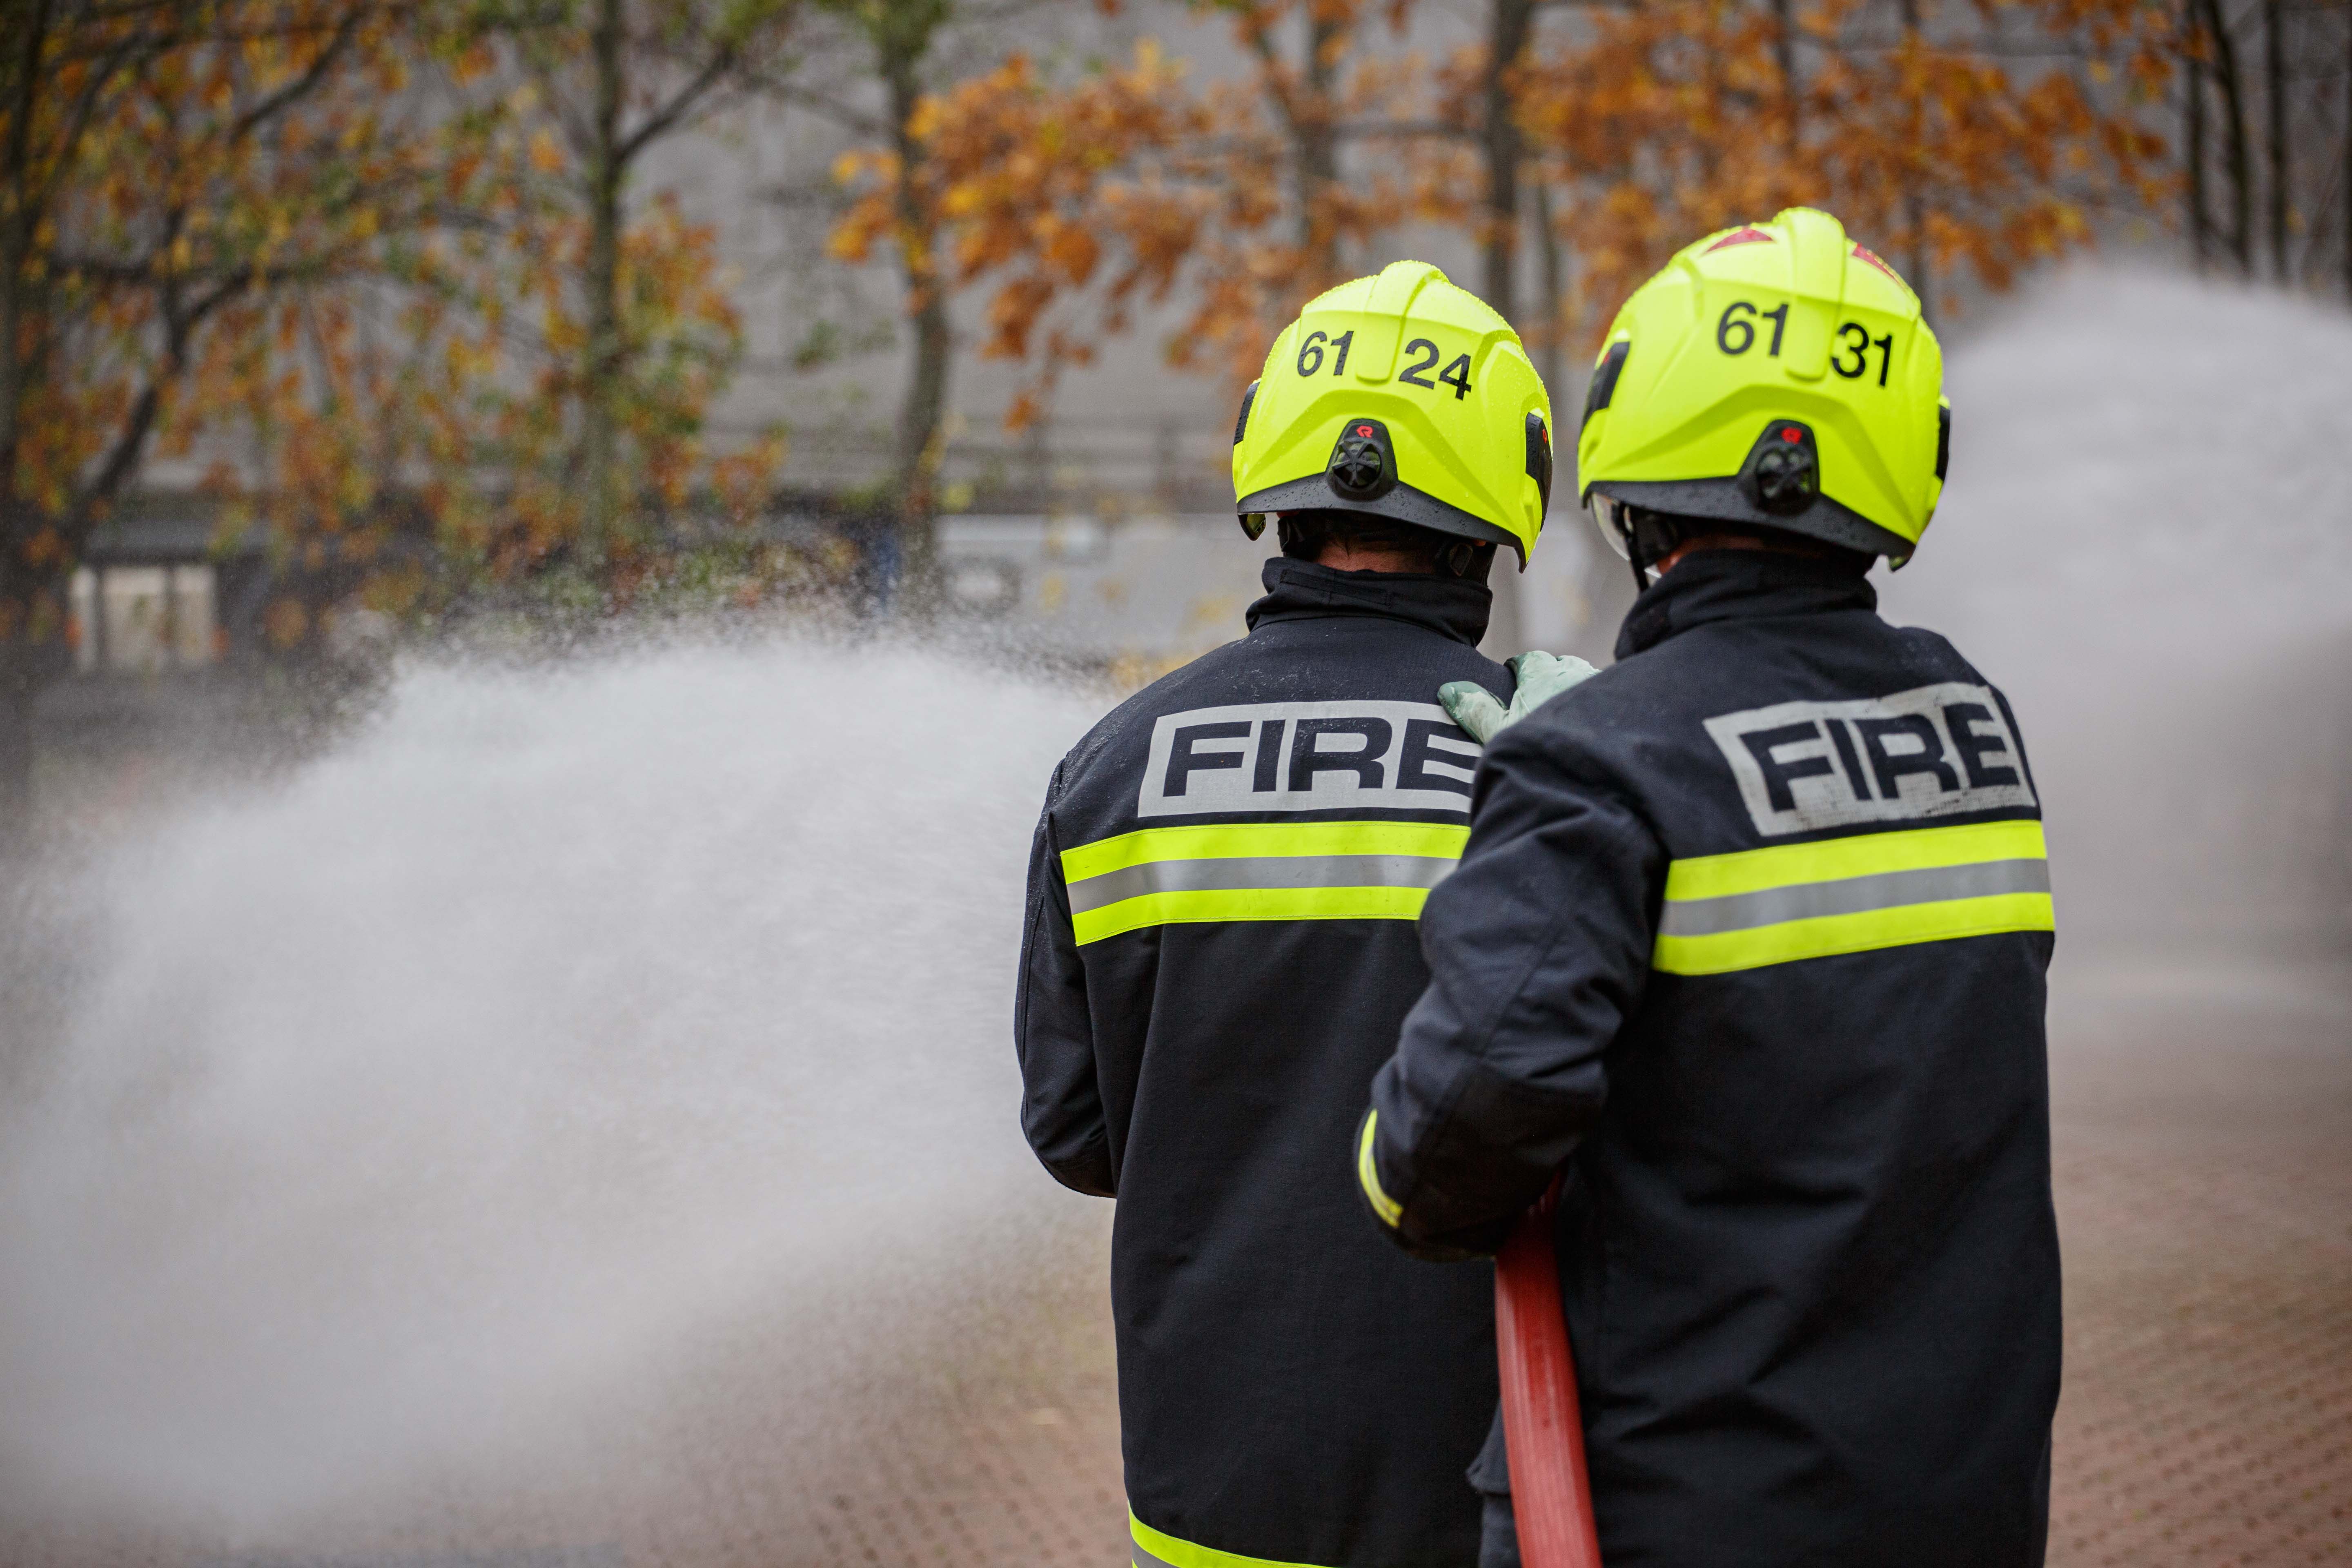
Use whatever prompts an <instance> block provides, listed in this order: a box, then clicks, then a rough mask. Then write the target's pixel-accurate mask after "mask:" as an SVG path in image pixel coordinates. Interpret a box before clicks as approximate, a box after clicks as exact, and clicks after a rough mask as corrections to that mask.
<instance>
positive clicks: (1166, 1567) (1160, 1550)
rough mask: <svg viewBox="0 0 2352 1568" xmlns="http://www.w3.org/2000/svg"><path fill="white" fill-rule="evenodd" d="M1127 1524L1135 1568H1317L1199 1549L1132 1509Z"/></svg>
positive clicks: (1305, 1564) (1237, 1553)
mask: <svg viewBox="0 0 2352 1568" xmlns="http://www.w3.org/2000/svg"><path fill="white" fill-rule="evenodd" d="M1127 1522H1128V1527H1129V1532H1130V1539H1131V1540H1132V1541H1133V1542H1134V1551H1133V1552H1131V1553H1130V1554H1129V1559H1128V1560H1129V1562H1130V1563H1133V1564H1134V1568H1317V1564H1315V1563H1289V1562H1282V1561H1278V1560H1276V1559H1275V1558H1272V1557H1245V1556H1244V1555H1242V1553H1240V1552H1220V1551H1218V1550H1217V1549H1216V1548H1215V1547H1213V1546H1195V1545H1193V1544H1192V1542H1189V1541H1180V1540H1178V1539H1177V1538H1176V1537H1175V1536H1172V1535H1170V1534H1169V1533H1167V1532H1166V1531H1159V1530H1154V1529H1152V1528H1151V1527H1150V1525H1148V1524H1146V1523H1144V1522H1143V1521H1141V1520H1139V1519H1138V1518H1136V1517H1135V1510H1133V1509H1129V1510H1128V1513H1127Z"/></svg>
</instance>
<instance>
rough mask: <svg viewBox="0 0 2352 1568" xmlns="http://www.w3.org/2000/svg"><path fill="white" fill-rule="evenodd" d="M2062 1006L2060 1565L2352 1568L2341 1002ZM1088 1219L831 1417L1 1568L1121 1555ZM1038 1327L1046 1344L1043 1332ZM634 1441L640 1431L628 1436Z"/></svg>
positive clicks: (25, 1528) (765, 1424)
mask: <svg viewBox="0 0 2352 1568" xmlns="http://www.w3.org/2000/svg"><path fill="white" fill-rule="evenodd" d="M2062 978H2063V982H2064V984H2063V987H2062V992H2061V995H2060V998H2059V1001H2058V1004H2057V1005H2056V1007H2055V1009H2054V1011H2053V1025H2054V1038H2055V1045H2054V1050H2053V1057H2054V1067H2053V1079H2054V1082H2053V1089H2054V1096H2055V1103H2056V1107H2057V1115H2056V1123H2057V1176H2058V1192H2059V1206H2060V1218H2061V1223H2062V1225H2063V1232H2064V1241H2065V1246H2066V1255H2067V1270H2068V1274H2067V1346H2066V1351H2067V1369H2066V1386H2065V1395H2064V1400H2063V1404H2062V1405H2061V1408H2060V1411H2059V1424H2058V1446H2057V1454H2056V1475H2055V1484H2054V1498H2053V1521H2052V1532H2051V1533H2052V1551H2051V1561H2052V1563H2053V1565H2055V1568H2088V1565H2092V1564H2118V1565H2121V1564H2130V1565H2133V1568H2165V1565H2170V1564H2179V1565H2180V1568H2233V1565H2242V1568H2253V1565H2271V1564H2279V1565H2285V1564H2304V1563H2352V1137H2347V1133H2352V984H2347V980H2346V977H2345V976H2342V975H2317V974H2313V973H2308V972H2305V973H2270V974H2249V973H2235V974H2221V973H2213V974H2200V973H2193V972H2182V971H2180V970H2178V969H2166V968H2159V967H2154V966H2143V967H2138V968H2128V969H2118V968H2107V969H2103V970H2102V969H2092V968H2089V967H2087V966H2086V967H2084V968H2082V969H2080V970H2078V971H2075V972H2070V973H2065V974H2064V975H2063V976H2062ZM1100 1245H1101V1237H1100V1233H1099V1231H1098V1230H1097V1231H1096V1232H1092V1233H1088V1235H1087V1237H1085V1238H1083V1239H1082V1241H1081V1242H1080V1244H1079V1245H1077V1246H1076V1247H1073V1248H1071V1249H1070V1250H1073V1251H1075V1252H1076V1253H1080V1254H1083V1255H1084V1256H1082V1257H1079V1258H1076V1260H1075V1261H1074V1262H1073V1263H1072V1264H1071V1265H1070V1267H1069V1268H1066V1269H1065V1270H1063V1271H1060V1272H1058V1273H1055V1274H1054V1275H1052V1276H1050V1277H1049V1278H1046V1279H1043V1280H1041V1281H1039V1282H1036V1283H1034V1284H1032V1285H1030V1286H1027V1287H1024V1290H1025V1291H1026V1294H1025V1295H1024V1296H1023V1297H1022V1298H1021V1299H1020V1300H1014V1301H1010V1302H1000V1303H998V1305H997V1306H996V1307H995V1308H994V1309H992V1312H993V1313H994V1315H995V1317H996V1319H997V1320H998V1321H1000V1322H1003V1323H1010V1324H1017V1325H1019V1327H1018V1329H1017V1331H1013V1332H1010V1333H1004V1332H991V1333H988V1334H982V1335H975V1334H973V1333H971V1332H970V1331H961V1332H946V1331H942V1332H941V1333H940V1334H938V1335H934V1336H932V1337H931V1338H930V1339H928V1340H927V1339H926V1337H925V1334H924V1333H923V1331H920V1330H919V1329H913V1330H909V1331H908V1332H907V1333H905V1334H904V1335H903V1336H899V1337H896V1338H894V1339H893V1340H892V1342H893V1343H896V1344H899V1345H901V1346H903V1349H902V1350H901V1352H900V1359H899V1360H898V1362H896V1363H887V1364H883V1365H879V1366H877V1367H873V1368H869V1369H867V1370H866V1372H865V1373H862V1374H861V1375H862V1376H863V1377H864V1378H865V1379H866V1383H865V1385H864V1389H863V1392H862V1393H861V1394H859V1395H858V1396H857V1397H856V1398H855V1399H852V1400H849V1401H847V1402H845V1403H837V1404H833V1405H828V1406H827V1409H828V1410H829V1411H830V1412H831V1413H830V1414H824V1415H818V1414H814V1413H813V1412H812V1410H811V1408H809V1407H807V1406H806V1405H797V1404H795V1402H794V1397H793V1395H792V1394H790V1393H789V1392H786V1391H782V1390H779V1391H776V1392H774V1393H773V1394H767V1393H760V1392H759V1391H757V1390H756V1389H755V1390H754V1391H753V1394H752V1395H751V1396H749V1397H747V1396H746V1395H745V1393H744V1378H745V1376H746V1369H747V1368H748V1367H751V1366H755V1365H760V1364H773V1363H774V1362H775V1360H776V1359H777V1358H778V1357H780V1356H782V1357H789V1356H790V1354H791V1353H792V1349H791V1347H782V1346H775V1345H767V1346H764V1347H762V1346H761V1345H759V1344H758V1343H757V1342H754V1341H751V1340H746V1341H742V1342H737V1343H734V1344H732V1345H723V1344H722V1345H718V1346H715V1347H713V1349H712V1351H711V1354H710V1357H709V1367H708V1369H707V1370H706V1371H705V1372H704V1373H700V1374H698V1378H699V1381H696V1380H695V1379H688V1380H687V1382H686V1384H681V1386H689V1385H690V1386H692V1387H695V1388H698V1389H699V1390H701V1392H700V1393H699V1394H696V1395H694V1396H693V1397H687V1398H682V1399H673V1400H672V1402H671V1404H670V1405H669V1406H667V1408H666V1409H664V1410H661V1411H657V1412H653V1413H650V1414H648V1413H646V1412H643V1411H640V1412H637V1413H635V1414H633V1415H624V1414H622V1413H618V1412H616V1413H614V1436H613V1442H612V1443H610V1444H604V1445H602V1446H601V1447H602V1451H603V1452H604V1455H605V1458H607V1459H608V1460H609V1459H611V1458H614V1456H615V1455H620V1456H623V1457H625V1458H626V1459H627V1462H626V1463H623V1464H618V1465H610V1464H608V1465H607V1466H606V1467H605V1469H606V1471H607V1472H608V1473H606V1474H603V1475H601V1476H600V1477H599V1479H598V1481H597V1483H596V1485H595V1486H594V1487H593V1488H592V1489H585V1490H583V1489H581V1488H580V1487H579V1486H577V1485H576V1478H572V1479H566V1478H563V1477H550V1478H545V1479H542V1480H541V1481H539V1482H534V1483H530V1484H529V1485H514V1486H505V1487H501V1488H497V1489H490V1488H488V1487H486V1485H485V1484H484V1478H481V1477H479V1476H475V1477H453V1478H447V1479H446V1480H445V1481H444V1482H442V1483H440V1487H439V1489H436V1490H432V1491H428V1492H424V1493H417V1494H414V1495H411V1496H409V1497H407V1498H406V1500H404V1502H403V1503H402V1504H401V1505H399V1506H398V1507H396V1508H394V1509H392V1510H389V1511H388V1512H387V1513H386V1514H384V1515H383V1517H382V1518H381V1519H380V1520H379V1521H378V1522H377V1523H376V1524H374V1525H373V1526H370V1527H362V1528H358V1529H356V1530H354V1529H353V1528H352V1527H350V1526H348V1525H343V1526H338V1527H336V1528H335V1529H334V1530H333V1531H330V1532H328V1533H325V1534H321V1535H320V1537H319V1539H318V1544H317V1545H316V1546H315V1547H308V1548H304V1547H294V1546H280V1547H277V1548H273V1549H270V1550H267V1551H256V1550H254V1549H253V1548H252V1547H251V1546H249V1545H247V1546H245V1547H242V1548H239V1547H238V1546H236V1544H235V1543H234V1542H230V1541H228V1540H226V1539H223V1540H218V1541H215V1542H211V1543H209V1544H206V1545H204V1546H201V1547H199V1546H195V1545H193V1544H192V1543H190V1542H186V1541H184V1540H163V1539H155V1538H151V1537H145V1536H142V1535H140V1534H136V1533H125V1532H123V1531H121V1530H119V1529H98V1528H94V1527H91V1526H89V1525H81V1526H75V1525H70V1524H67V1523H65V1522H63V1521H57V1520H42V1521H36V1520H33V1519H29V1518H23V1517H19V1518H16V1519H15V1520H14V1521H7V1520H0V1564H5V1568H19V1565H22V1568H47V1565H49V1564H56V1565H58V1568H65V1565H68V1564H70V1565H71V1568H85V1565H90V1564H114V1565H120V1568H164V1565H171V1568H178V1565H181V1564H194V1563H202V1564H205V1565H207V1568H227V1565H229V1564H236V1565H239V1568H244V1565H261V1564H268V1565H271V1568H280V1565H283V1568H291V1565H292V1564H295V1563H304V1564H316V1563H337V1564H346V1565H349V1568H362V1565H364V1568H390V1565H392V1564H395V1563H396V1564H400V1565H402V1568H457V1565H458V1564H466V1565H467V1568H491V1565H493V1564H496V1565H498V1568H520V1565H524V1564H528V1565H530V1568H637V1565H639V1564H644V1565H648V1568H652V1565H661V1568H672V1565H674V1568H737V1565H741V1568H753V1565H758V1568H772V1565H774V1568H783V1565H793V1568H797V1565H802V1564H808V1565H818V1564H826V1565H830V1564H845V1565H853V1568H868V1565H870V1568H917V1565H938V1568H950V1565H952V1568H1109V1565H1110V1564H1112V1563H1119V1562H1122V1561H1123V1551H1122V1546H1121V1541H1122V1529H1121V1526H1122V1524H1123V1520H1124V1510H1123V1505H1122V1502H1121V1499H1120V1493H1119V1486H1118V1429H1117V1418H1116V1413H1115V1410H1114V1406H1113V1399H1112V1387H1111V1376H1110V1373H1111V1367H1110V1357H1109V1349H1108V1337H1107V1333H1106V1331H1105V1328H1104V1324H1103V1322H1102V1318H1101V1306H1100V1296H1099V1289H1098V1286H1097V1283H1096V1281H1097V1279H1098V1276H1097V1274H1096V1273H1095V1272H1094V1270H1095V1269H1096V1268H1097V1267H1098V1263H1099V1252H1100ZM1040 1327H1044V1328H1045V1329H1046V1330H1047V1331H1046V1332H1045V1333H1042V1334H1040V1333H1039V1332H1037V1331H1038V1330H1039V1328H1040ZM624 1428H625V1430H624Z"/></svg>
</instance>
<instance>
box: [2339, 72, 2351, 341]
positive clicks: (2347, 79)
mask: <svg viewBox="0 0 2352 1568" xmlns="http://www.w3.org/2000/svg"><path fill="white" fill-rule="evenodd" d="M2342 179H2343V181H2344V184H2343V186H2342V188H2341V189H2340V191H2339V192H2338V193H2337V200H2338V201H2339V203H2340V204H2341V205H2342V206H2343V208H2344V298H2345V300H2347V302H2352V26H2347V27H2346V28H2345V29H2344V174H2343V175H2342Z"/></svg>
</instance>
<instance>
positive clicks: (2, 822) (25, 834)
mask: <svg viewBox="0 0 2352 1568" xmlns="http://www.w3.org/2000/svg"><path fill="white" fill-rule="evenodd" d="M40 652H41V650H40V649H38V648H37V647H34V646H33V644H32V641H31V638H30V637H28V636H27V635H26V628H24V627H22V626H19V627H17V628H16V630H15V632H14V633H13V634H12V635H7V636H5V637H0V865H5V863H6V861H7V859H8V858H10V857H12V856H13V855H15V854H16V853H17V852H18V851H20V850H22V849H23V848H24V847H25V846H26V845H27V844H29V843H30V842H31V841H32V837H33V813H34V810H35V807H36V806H37V804H38V803H37V801H36V800H35V798H34V792H33V704H34V701H35V700H36V699H37V698H38V697H39V695H40V689H41V679H40V665H41V663H42V660H41V658H40Z"/></svg>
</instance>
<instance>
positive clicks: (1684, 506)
mask: <svg viewBox="0 0 2352 1568" xmlns="http://www.w3.org/2000/svg"><path fill="white" fill-rule="evenodd" d="M1595 492H1598V493H1600V494H1601V495H1604V496H1607V497H1608V498H1609V499H1610V500H1615V501H1621V502H1622V503H1624V504H1625V505H1627V506H1638V507H1641V508H1643V510H1648V511H1663V512H1667V513H1670V514H1672V515H1674V516H1675V517H1704V518H1711V519H1714V520H1716V521H1722V522H1738V523H1745V524H1748V525H1749V526H1752V527H1756V528H1777V529H1779V530H1780V531H1782V532H1783V533H1801V534H1803V535H1804V536H1805V537H1806V538H1808V539H1818V540H1820V541H1821V542H1822V543H1824V544H1835V545H1839V546H1842V547H1843V548H1844V549H1847V550H1860V551H1863V552H1865V553H1868V554H1872V555H1885V556H1890V557H1893V558H1894V559H1895V560H1898V561H1899V560H1901V559H1903V558H1904V557H1905V556H1907V555H1909V554H1910V553H1911V552H1913V551H1914V550H1916V549H1917V548H1918V546H1917V545H1916V544H1915V543H1913V542H1911V541H1910V540H1907V539H1906V538H1904V537H1903V536H1902V535H1901V534H1899V533H1895V532H1894V531H1891V530H1888V529H1884V528H1881V527H1879V526H1878V524H1876V523H1874V522H1873V521H1870V520H1869V519H1868V518H1866V517H1864V516H1863V515H1862V514H1861V513H1860V512H1858V511H1855V510H1853V509H1852V508H1851V507H1847V506H1842V505H1840V504H1839V503H1838V502H1836V501H1834V500H1831V499H1830V498H1829V497H1828V496H1825V495H1824V496H1818V497H1816V498H1814V500H1813V504H1812V505H1811V506H1810V507H1808V508H1807V509H1806V510H1803V511H1801V512H1798V513H1795V514H1794V515H1792V516H1781V515H1779V514H1776V513H1773V512H1768V511H1766V510H1764V509H1763V508H1761V507H1759V506H1758V505H1757V504H1756V503H1755V502H1753V501H1751V500H1748V496H1747V494H1746V493H1745V492H1744V491H1743V490H1742V489H1741V488H1740V484H1739V479H1738V476H1737V475H1732V476H1729V477H1727V478H1724V479H1602V480H1598V481H1596V482H1594V483H1593V484H1591V485H1588V486H1586V487H1585V492H1584V495H1585V500H1586V504H1587V505H1588V506H1590V504H1591V497H1592V495H1593V494H1594V493H1595Z"/></svg>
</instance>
